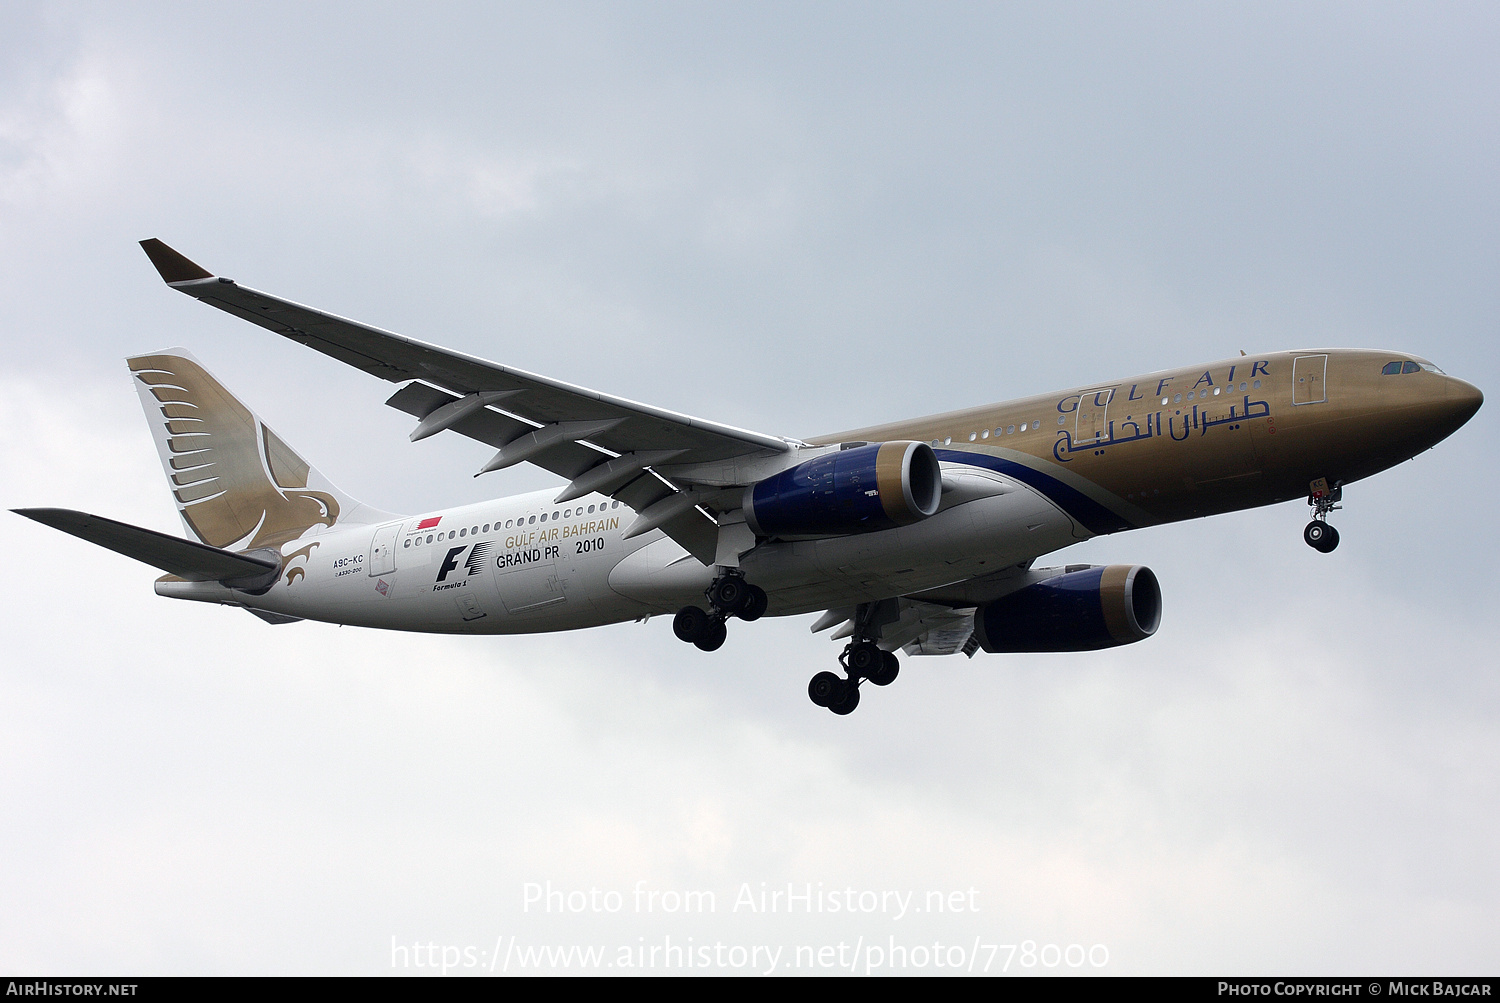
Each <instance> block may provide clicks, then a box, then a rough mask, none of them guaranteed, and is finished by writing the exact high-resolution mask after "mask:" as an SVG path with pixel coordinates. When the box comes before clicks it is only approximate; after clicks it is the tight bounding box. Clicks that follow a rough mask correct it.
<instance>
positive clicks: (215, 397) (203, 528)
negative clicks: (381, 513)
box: [126, 350, 350, 550]
mask: <svg viewBox="0 0 1500 1003" xmlns="http://www.w3.org/2000/svg"><path fill="white" fill-rule="evenodd" d="M126 361H127V362H128V363H129V365H130V370H131V372H132V373H133V374H134V376H135V381H136V389H137V390H138V391H139V393H140V397H141V405H142V407H144V408H145V410H146V417H147V419H148V420H149V421H150V423H151V428H152V433H153V436H154V438H155V439H156V445H157V450H158V452H160V454H161V459H162V465H163V467H164V468H165V469H166V474H167V478H168V480H170V481H171V484H172V494H173V495H174V496H175V497H176V499H177V507H178V510H179V511H180V512H181V513H182V519H183V521H184V522H185V523H186V524H187V526H188V529H190V530H191V531H192V532H193V533H194V534H195V535H196V536H197V537H198V539H200V540H202V541H203V542H204V543H206V544H208V545H209V546H211V547H221V548H230V549H236V550H251V549H255V548H258V547H276V548H280V547H281V545H282V544H284V543H286V542H288V541H290V540H295V539H297V538H298V537H299V536H301V535H302V534H303V533H305V532H306V531H307V530H308V529H310V528H312V527H313V526H317V525H322V526H332V525H333V524H334V523H335V522H337V521H338V518H339V513H340V512H341V511H342V510H344V509H346V508H348V507H350V506H349V502H348V499H346V498H343V496H342V495H340V494H339V492H338V490H337V489H336V488H334V487H333V486H332V485H331V484H327V483H326V481H325V480H324V478H322V477H321V476H320V475H319V474H318V473H317V471H316V470H314V469H313V468H312V467H310V466H309V465H308V463H307V461H306V460H304V459H302V457H300V456H298V455H297V453H296V452H295V451H293V450H292V448H291V447H290V446H288V445H287V444H286V443H285V442H283V441H282V440H281V439H280V438H278V437H277V435H276V433H274V432H272V431H271V430H270V428H268V427H267V426H266V425H265V423H264V422H262V421H261V420H260V419H259V418H258V417H257V416H256V415H255V414H254V413H253V412H252V411H251V410H250V409H249V408H247V407H246V406H245V405H244V404H242V403H240V401H238V400H236V399H235V397H234V395H233V394H231V393H230V392H229V391H228V390H226V389H224V386H223V385H222V384H220V383H219V381H218V380H216V379H214V378H213V376H211V375H210V374H209V373H208V371H207V370H205V369H204V368H203V367H202V366H201V365H199V364H198V362H197V360H195V359H193V358H192V357H191V356H189V355H188V354H187V353H186V352H182V351H181V350H174V351H173V352H170V353H161V354H157V355H140V356H136V357H135V358H132V359H128V360H126ZM310 481H313V482H315V483H317V482H321V483H319V484H318V487H323V488H326V490H318V489H317V488H314V487H309V482H310ZM341 502H342V503H343V504H341Z"/></svg>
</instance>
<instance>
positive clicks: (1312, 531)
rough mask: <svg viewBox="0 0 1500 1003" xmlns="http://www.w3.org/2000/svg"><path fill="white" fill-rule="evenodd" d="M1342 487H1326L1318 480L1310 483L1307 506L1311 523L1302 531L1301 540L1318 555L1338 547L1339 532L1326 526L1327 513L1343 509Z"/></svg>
mask: <svg viewBox="0 0 1500 1003" xmlns="http://www.w3.org/2000/svg"><path fill="white" fill-rule="evenodd" d="M1343 500H1344V488H1343V485H1335V486H1334V487H1333V488H1331V489H1330V488H1329V487H1328V482H1327V481H1326V480H1323V479H1322V478H1319V479H1318V480H1316V481H1313V483H1312V489H1311V491H1310V492H1309V493H1308V496H1307V504H1309V505H1311V506H1312V510H1313V511H1312V522H1310V523H1308V524H1307V526H1306V528H1304V529H1303V530H1302V539H1303V540H1304V541H1306V543H1307V545H1308V546H1309V547H1311V548H1312V549H1314V550H1316V551H1317V552H1318V553H1320V554H1327V553H1330V552H1332V550H1333V548H1335V547H1337V546H1338V545H1339V531H1338V530H1336V529H1334V528H1333V527H1332V526H1330V525H1328V513H1330V512H1332V511H1334V510H1336V509H1340V508H1343V506H1342V505H1340V504H1339V502H1341V501H1343Z"/></svg>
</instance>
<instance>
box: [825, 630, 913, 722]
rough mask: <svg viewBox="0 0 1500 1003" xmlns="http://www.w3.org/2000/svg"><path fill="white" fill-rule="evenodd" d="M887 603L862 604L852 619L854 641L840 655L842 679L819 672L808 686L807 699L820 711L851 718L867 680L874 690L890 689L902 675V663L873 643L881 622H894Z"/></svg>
mask: <svg viewBox="0 0 1500 1003" xmlns="http://www.w3.org/2000/svg"><path fill="white" fill-rule="evenodd" d="M890 605H891V604H889V603H861V604H860V605H859V607H858V608H857V610H856V613H855V617H854V624H855V631H854V637H853V638H852V639H851V640H850V641H849V644H848V645H847V646H846V647H845V648H844V651H843V654H841V655H839V665H841V666H843V669H844V677H843V678H842V679H841V678H839V675H838V673H836V672H819V673H818V674H817V675H815V676H813V677H812V681H811V682H809V683H808V684H807V695H808V697H809V698H810V699H811V700H812V702H813V703H815V704H817V705H818V706H819V707H827V708H828V709H829V710H831V711H833V712H834V713H835V714H840V715H842V714H852V713H853V712H854V708H856V707H858V706H859V685H860V681H861V680H866V679H867V680H869V681H870V682H872V683H874V684H875V685H876V686H889V685H890V684H891V683H893V682H895V681H896V675H897V673H899V672H900V671H901V662H900V661H899V660H898V659H897V658H896V656H895V655H893V654H891V653H890V652H889V651H881V650H880V646H879V645H878V644H876V643H875V638H877V637H879V636H880V627H881V624H882V623H884V622H888V621H889V620H891V619H894V616H892V615H891V614H892V613H893V612H894V611H893V610H892V609H888V608H887V607H888V606H890Z"/></svg>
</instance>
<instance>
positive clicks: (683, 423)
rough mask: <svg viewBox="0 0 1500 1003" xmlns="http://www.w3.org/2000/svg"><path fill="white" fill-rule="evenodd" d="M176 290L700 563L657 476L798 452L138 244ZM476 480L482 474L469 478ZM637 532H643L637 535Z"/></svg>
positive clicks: (701, 543) (684, 511) (693, 529)
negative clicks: (314, 354) (595, 503)
mask: <svg viewBox="0 0 1500 1003" xmlns="http://www.w3.org/2000/svg"><path fill="white" fill-rule="evenodd" d="M141 247H142V249H143V250H145V252H146V255H147V257H149V258H150V259H151V263H152V264H153V265H155V266H156V270H157V271H158V272H160V273H161V277H162V279H164V280H165V281H166V283H167V284H168V285H169V286H171V287H172V288H173V289H176V290H178V291H179V292H183V293H186V294H188V295H189V296H192V297H194V298H196V299H199V300H202V301H203V302H204V303H207V304H208V305H209V306H212V307H217V308H218V309H220V310H223V311H224V312H226V313H231V314H233V315H235V316H236V317H240V318H242V319H244V320H248V321H250V322H251V323H252V324H257V325H259V326H261V327H264V328H266V329H267V330H270V331H274V332H276V333H277V334H280V335H282V336H283V337H286V338H290V339H291V340H292V341H296V342H299V343H301V344H303V345H306V346H308V347H309V348H314V349H317V350H318V351H320V352H322V353H323V354H324V355H328V356H331V357H332V358H335V359H337V360H339V361H340V362H344V363H347V364H348V365H351V366H354V367H355V368H356V369H362V370H364V371H365V372H367V373H370V374H371V375H373V376H378V377H380V378H381V379H384V380H389V381H391V382H393V383H406V386H404V387H402V388H401V390H399V391H397V392H396V394H395V395H394V396H392V397H391V399H390V400H389V401H387V402H386V403H388V404H390V405H391V406H392V407H395V408H398V409H400V410H402V411H405V412H406V413H408V414H410V415H413V416H415V417H417V418H419V419H421V420H420V422H419V424H418V425H417V428H416V430H415V431H413V432H412V436H411V437H412V439H413V440H417V439H421V438H425V437H427V436H429V435H433V434H436V433H437V432H440V431H443V430H445V429H453V430H454V431H457V432H459V433H460V434H462V435H466V436H468V437H470V438H473V439H477V440H479V441H481V442H484V443H487V444H489V445H491V446H494V447H495V448H496V450H497V452H496V453H495V455H494V456H493V457H492V458H491V459H490V460H489V462H487V463H486V464H485V465H484V466H483V467H482V468H481V469H480V471H479V473H486V472H488V471H491V470H499V469H501V468H504V467H508V466H511V465H513V464H516V463H522V462H529V463H534V464H536V465H538V466H541V467H543V468H545V469H547V470H550V471H552V472H553V473H556V474H560V475H561V476H563V477H566V478H568V480H569V481H570V482H571V483H570V484H569V485H568V487H567V488H566V489H565V490H564V491H563V493H562V494H561V495H559V496H558V499H559V500H560V501H565V500H568V499H570V498H577V497H581V496H582V495H585V494H588V493H590V492H599V493H601V494H606V495H610V496H612V497H615V498H618V499H620V500H621V501H623V502H625V503H626V504H627V505H629V506H630V507H631V508H633V509H635V510H636V511H637V512H638V513H640V514H641V518H640V519H639V520H637V522H638V526H637V527H633V528H635V529H636V531H637V532H644V531H645V529H650V528H660V529H662V530H663V531H664V532H665V533H666V534H667V535H668V536H670V537H672V538H673V539H674V540H676V541H677V542H678V543H680V544H682V546H683V547H685V548H686V549H687V550H688V551H689V552H690V553H692V554H693V556H695V557H697V558H698V559H699V560H700V561H703V562H704V563H705V564H710V563H712V562H713V558H714V550H715V544H716V541H717V526H716V525H715V523H714V521H713V520H712V519H711V517H710V516H709V515H708V514H707V513H706V512H705V511H703V509H702V508H701V507H700V505H699V504H698V503H699V501H700V500H701V497H700V496H699V495H696V494H694V493H693V492H690V491H687V490H684V489H683V488H682V487H681V486H679V485H677V484H675V483H673V482H672V481H671V480H669V479H667V478H666V477H663V476H661V475H660V474H658V473H657V472H656V471H655V470H654V468H655V467H656V466H657V465H659V464H664V463H667V462H669V461H670V462H671V463H672V464H674V465H687V464H699V463H717V462H722V461H725V460H738V459H742V458H743V459H750V458H753V457H770V456H774V455H776V454H779V453H785V452H787V451H788V450H789V449H791V448H792V446H793V445H794V444H796V443H795V441H794V440H787V439H783V438H779V437H777V436H770V435H763V434H761V433H759V432H750V431H746V430H745V429H741V428H734V427H732V426H729V425H721V424H718V423H717V422H710V421H704V420H703V419H701V418H692V417H689V416H688V415H683V414H678V413H676V412H673V411H666V410H663V409H661V408H655V407H651V406H649V405H646V404H639V403H636V402H635V401H630V400H625V399H624V398H621V397H612V396H610V395H608V394H602V393H599V392H597V391H594V390H588V389H586V388H584V387H578V386H574V385H572V384H569V383H563V382H561V381H558V380H552V379H548V378H547V377H545V376H538V375H536V374H534V373H528V372H524V371H522V370H519V369H514V368H511V367H510V366H502V365H499V364H497V363H494V362H487V361H485V360H484V359H478V358H474V357H473V356H469V355H464V354H463V353H461V352H453V351H450V350H448V349H445V348H439V347H437V346H435V345H429V344H426V343H425V342H421V341H416V340H414V339H411V338H404V337H402V336H401V335H398V334H392V333H390V332H389V331H382V330H380V329H379V328H374V327H369V326H367V325H365V324H360V323H357V322H355V321H352V320H346V319H345V318H343V317H337V316H334V315H333V314H329V313H324V312H322V311H320V310H314V309H312V308H311V307H306V306H302V305H301V304H298V303H293V302H291V301H289V300H283V299H278V298H276V297H275V296H270V295H268V294H266V293H262V292H257V291H256V290H254V289H250V288H248V287H245V286H242V285H239V284H238V283H236V282H235V281H234V280H233V279H228V278H224V277H222V276H217V275H214V274H212V273H211V272H209V271H208V270H207V269H205V268H203V267H201V266H199V265H197V264H195V263H194V262H192V261H190V260H188V259H187V258H185V257H183V256H182V255H181V254H179V253H178V252H177V251H174V250H173V249H172V248H170V247H168V246H167V245H166V244H164V243H162V242H161V241H159V240H156V239H154V238H153V239H150V240H143V241H141ZM476 476H477V475H476ZM639 527H644V528H639Z"/></svg>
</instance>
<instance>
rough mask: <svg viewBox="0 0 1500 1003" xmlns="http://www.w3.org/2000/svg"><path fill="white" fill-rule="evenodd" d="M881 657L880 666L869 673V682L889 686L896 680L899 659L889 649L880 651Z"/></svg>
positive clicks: (899, 666) (899, 669) (898, 670)
mask: <svg viewBox="0 0 1500 1003" xmlns="http://www.w3.org/2000/svg"><path fill="white" fill-rule="evenodd" d="M881 654H882V655H884V656H885V657H883V658H882V659H881V661H880V668H879V669H877V670H875V671H874V672H872V673H870V676H869V679H870V682H872V683H874V684H875V685H876V686H889V685H890V684H891V683H893V682H895V681H896V674H897V673H898V672H900V671H901V661H900V659H898V658H897V657H896V656H895V655H893V654H891V653H890V652H889V651H885V652H881Z"/></svg>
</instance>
